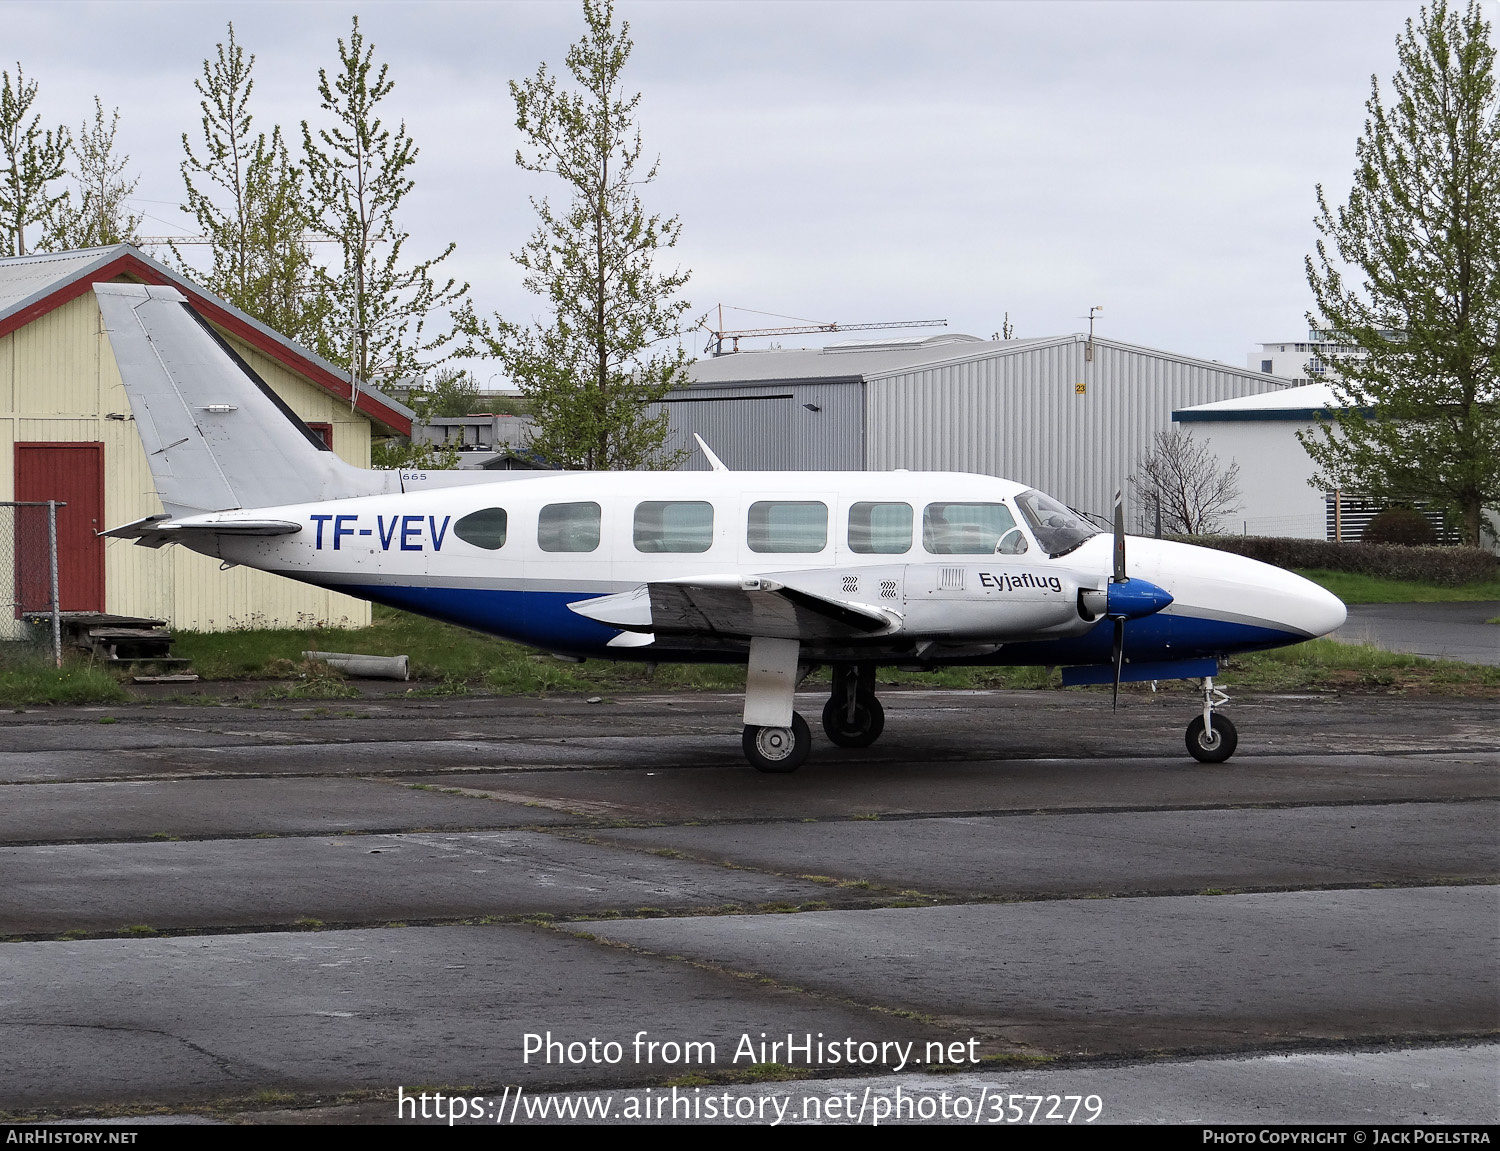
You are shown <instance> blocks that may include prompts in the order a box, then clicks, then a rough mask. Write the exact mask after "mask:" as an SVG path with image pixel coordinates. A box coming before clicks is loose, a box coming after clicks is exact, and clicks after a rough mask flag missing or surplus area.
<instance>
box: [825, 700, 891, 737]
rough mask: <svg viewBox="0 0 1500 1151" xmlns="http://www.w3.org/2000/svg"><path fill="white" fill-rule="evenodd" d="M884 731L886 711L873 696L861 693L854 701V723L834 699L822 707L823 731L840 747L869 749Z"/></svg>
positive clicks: (843, 704)
mask: <svg viewBox="0 0 1500 1151" xmlns="http://www.w3.org/2000/svg"><path fill="white" fill-rule="evenodd" d="M884 730H885V708H883V707H881V706H880V700H878V699H876V698H875V693H874V692H866V691H862V692H860V693H859V694H858V695H857V696H856V697H855V701H854V719H853V721H852V722H851V721H850V719H849V708H848V705H846V704H845V703H844V702H843V700H841V699H839V698H838V697H837V696H833V697H830V699H829V700H828V702H827V703H825V704H824V705H823V731H824V732H825V733H826V734H827V736H828V738H829V739H830V740H831V741H833V742H834V743H836V744H838V745H839V746H840V747H869V746H870V745H871V744H872V743H874V742H875V741H876V740H877V739H879V738H880V733H881V732H882V731H884Z"/></svg>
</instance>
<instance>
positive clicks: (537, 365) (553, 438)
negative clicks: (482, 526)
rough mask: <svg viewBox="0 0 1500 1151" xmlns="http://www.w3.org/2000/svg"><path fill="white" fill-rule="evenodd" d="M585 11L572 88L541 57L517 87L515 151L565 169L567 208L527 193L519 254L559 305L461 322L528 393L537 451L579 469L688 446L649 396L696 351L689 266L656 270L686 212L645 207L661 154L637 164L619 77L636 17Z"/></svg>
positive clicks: (538, 287) (532, 278)
mask: <svg viewBox="0 0 1500 1151" xmlns="http://www.w3.org/2000/svg"><path fill="white" fill-rule="evenodd" d="M583 15H584V21H585V23H586V25H587V28H586V31H585V33H584V37H583V39H581V40H580V41H578V43H576V44H574V45H573V46H572V47H571V48H570V49H569V50H568V55H567V68H568V71H569V73H570V74H571V75H572V77H573V80H574V82H575V83H576V85H577V88H578V91H576V92H574V91H569V90H567V89H566V88H565V87H563V86H562V85H561V84H560V83H559V82H558V80H557V79H556V78H555V77H553V76H552V75H551V74H550V73H549V72H548V71H547V67H546V65H545V64H544V65H542V66H541V67H540V68H539V69H538V70H537V74H536V75H535V76H534V77H532V78H531V79H529V80H526V81H524V82H522V83H515V82H512V84H511V86H510V90H511V96H512V97H513V98H514V100H515V104H516V127H518V128H519V129H520V130H521V133H522V135H523V136H524V138H525V143H526V146H525V148H524V149H523V150H519V151H517V153H516V163H517V164H518V165H520V166H521V167H522V168H525V169H526V170H527V171H529V172H540V173H546V174H549V175H554V176H557V177H558V178H559V179H561V180H562V181H563V183H564V185H565V186H566V187H567V189H568V192H569V195H570V197H571V199H570V202H569V203H568V205H567V207H566V208H565V209H555V208H554V207H553V206H552V204H551V202H550V201H549V200H547V199H545V198H543V199H541V200H538V199H535V198H533V199H532V201H531V203H532V207H533V208H535V209H536V213H537V216H538V217H539V219H540V223H539V225H538V227H537V230H536V232H535V233H534V234H533V235H532V237H531V239H530V240H529V241H528V242H527V243H526V246H525V247H524V248H523V249H522V250H521V251H520V252H519V253H518V254H516V255H515V256H514V257H513V259H514V260H515V261H516V263H518V264H519V265H520V266H521V267H522V268H523V269H524V270H525V272H526V276H525V280H524V283H525V285H526V288H527V290H529V291H531V292H533V293H535V294H537V295H539V296H542V297H543V298H544V299H546V301H547V303H548V305H549V307H550V308H551V310H552V318H551V320H550V322H545V323H544V322H537V323H534V324H531V325H524V324H518V323H513V322H510V321H506V320H504V319H503V318H502V317H500V316H498V315H497V316H495V317H494V323H493V324H491V323H490V322H489V321H486V320H481V319H480V318H479V317H477V316H475V315H474V314H473V312H472V310H471V311H469V312H467V313H466V314H465V315H463V316H462V317H461V324H462V325H463V326H464V328H465V329H466V330H467V331H468V333H469V335H470V337H471V348H472V349H473V350H475V351H479V352H487V353H488V354H490V355H493V356H496V357H498V358H499V360H500V361H501V363H503V364H504V366H505V368H506V370H507V372H508V373H509V375H510V376H511V378H512V379H513V380H515V382H516V384H517V385H518V386H519V387H520V389H521V392H522V394H523V395H524V396H525V397H526V398H527V400H528V401H529V403H530V407H531V412H532V415H533V416H534V418H535V419H536V423H537V429H536V432H535V434H534V437H533V440H532V447H533V448H535V449H536V450H537V451H538V452H539V453H540V454H541V455H542V456H544V457H545V458H547V459H549V460H552V461H554V462H556V463H558V464H559V465H561V466H563V467H573V468H598V469H622V468H640V467H651V466H667V465H670V464H671V463H673V462H675V461H676V459H677V458H678V457H679V454H680V453H677V452H672V451H669V450H668V447H667V439H668V435H669V431H670V429H669V427H668V422H667V416H666V414H665V412H664V411H662V410H661V409H660V408H656V409H655V410H654V411H653V405H655V404H657V403H658V401H660V400H661V399H662V398H663V397H664V396H665V395H666V394H667V392H668V391H670V390H671V389H672V387H674V386H675V385H676V384H678V383H680V382H681V381H682V379H683V378H684V372H685V369H686V367H687V365H688V363H689V360H688V356H687V353H686V351H685V350H683V348H682V347H681V344H680V339H681V335H682V319H683V316H684V315H685V314H686V313H687V311H688V308H689V306H690V305H689V304H688V302H687V301H686V300H680V299H678V298H677V293H678V291H679V290H680V289H681V288H682V287H683V286H684V285H685V284H686V283H687V280H688V275H689V273H687V272H685V271H681V270H673V271H671V272H658V271H656V269H655V267H654V263H655V257H656V255H657V253H658V252H659V251H660V250H661V249H663V248H671V247H673V246H674V245H676V243H677V239H678V235H679V233H680V227H679V224H678V219H677V217H676V216H672V217H663V216H660V215H648V214H647V212H646V210H645V209H644V208H643V207H642V206H641V201H640V198H639V196H638V195H637V194H636V190H637V189H638V188H639V187H641V185H643V184H648V183H650V182H651V180H652V179H654V178H655V176H656V170H657V165H656V163H652V164H651V165H650V167H649V168H646V169H645V170H642V168H641V156H642V146H641V137H640V132H639V131H638V130H636V128H635V119H634V118H635V113H636V107H637V105H638V104H639V103H640V95H639V93H637V94H636V95H634V96H629V97H627V96H626V95H625V93H624V90H623V88H622V86H621V82H620V74H621V72H622V71H623V69H624V67H625V63H626V61H627V60H628V59H629V57H630V51H631V48H632V46H633V45H632V43H631V41H630V38H629V32H630V25H628V24H622V25H621V26H620V28H619V29H618V31H617V30H616V29H615V27H614V8H613V5H612V4H611V3H610V2H609V0H584V5H583ZM655 349H663V350H655Z"/></svg>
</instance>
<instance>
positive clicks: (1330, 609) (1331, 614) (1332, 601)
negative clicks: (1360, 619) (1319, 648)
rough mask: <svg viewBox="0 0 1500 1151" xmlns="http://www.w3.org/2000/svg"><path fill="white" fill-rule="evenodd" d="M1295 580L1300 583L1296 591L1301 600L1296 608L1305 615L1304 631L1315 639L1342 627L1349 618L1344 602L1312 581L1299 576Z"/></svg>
mask: <svg viewBox="0 0 1500 1151" xmlns="http://www.w3.org/2000/svg"><path fill="white" fill-rule="evenodd" d="M1296 578H1297V579H1298V580H1300V581H1301V586H1300V587H1298V588H1297V591H1298V593H1299V599H1300V600H1301V603H1300V604H1299V605H1298V606H1299V607H1300V608H1301V610H1302V612H1303V613H1305V614H1304V617H1303V618H1304V622H1303V625H1302V626H1303V628H1304V630H1306V631H1307V633H1308V634H1309V635H1311V636H1313V637H1317V636H1320V635H1327V634H1328V633H1329V632H1331V631H1337V630H1338V629H1339V628H1341V627H1343V626H1344V621H1345V620H1347V619H1348V618H1349V609H1348V608H1346V607H1345V606H1344V601H1343V600H1341V599H1339V597H1338V596H1336V595H1334V594H1333V593H1332V592H1331V591H1329V590H1328V589H1327V588H1324V587H1319V586H1318V585H1317V584H1315V583H1313V582H1312V580H1308V579H1302V578H1301V577H1300V576H1298V577H1296Z"/></svg>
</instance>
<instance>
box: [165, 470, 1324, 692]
mask: <svg viewBox="0 0 1500 1151" xmlns="http://www.w3.org/2000/svg"><path fill="white" fill-rule="evenodd" d="M1026 491H1027V489H1026V488H1025V487H1024V486H1023V485H1021V484H1017V483H1014V482H1012V481H1009V480H1004V479H997V478H994V477H990V476H982V475H972V474H966V473H944V472H759V473H755V472H727V471H713V472H619V473H569V474H561V475H546V476H539V477H537V478H535V479H513V480H508V481H506V482H499V483H493V484H475V485H471V486H464V487H449V488H436V489H432V490H415V491H407V492H402V493H396V494H388V495H376V496H364V497H355V498H348V499H339V500H331V501H326V502H321V503H315V504H294V505H288V506H285V507H279V508H258V509H255V511H254V512H253V513H251V512H245V513H236V512H220V513H216V514H215V515H214V516H212V517H204V518H212V519H214V520H216V521H218V522H221V523H230V522H233V520H234V519H235V518H236V516H241V515H243V516H244V517H246V518H255V519H267V518H269V519H279V520H284V521H286V522H287V523H288V524H297V525H298V526H299V527H300V529H301V530H298V531H295V532H293V533H291V534H285V535H278V536H249V537H245V536H233V535H214V536H210V537H208V538H206V539H199V540H198V541H196V542H193V543H192V544H191V545H190V546H194V547H198V548H199V549H200V550H204V551H208V552H210V553H211V554H214V555H217V556H219V557H220V558H222V559H224V560H228V561H231V562H235V563H242V564H246V565H248V566H253V567H257V568H262V569H265V570H268V571H273V572H276V573H278V574H281V575H284V576H288V577H290V578H293V579H298V580H302V581H305V582H308V583H313V584H318V585H321V586H325V587H330V588H335V589H337V590H340V591H344V592H347V593H349V594H351V595H355V596H360V597H363V598H366V599H370V600H373V601H375V602H378V603H384V604H389V605H392V606H395V607H399V608H404V609H407V610H411V611H414V612H419V613H421V614H424V615H428V616H432V617H435V618H438V619H444V620H448V621H451V622H454V623H458V624H462V625H464V626H467V627H471V628H477V629H480V630H483V631H487V632H490V633H492V634H494V635H497V636H502V637H504V638H507V639H512V640H516V641H518V642H521V643H525V644H530V645H532V646H535V647H539V648H543V649H545V650H549V651H553V652H557V653H561V654H567V655H572V656H592V657H604V658H610V659H644V660H664V659H669V660H692V659H705V660H706V659H715V660H722V659H726V658H732V657H733V655H734V654H735V653H737V652H739V653H742V652H743V651H745V650H746V648H747V642H746V641H745V640H744V639H743V638H742V637H739V636H735V635H719V634H716V633H715V632H714V630H713V629H712V628H711V627H706V628H705V629H704V630H702V631H700V632H699V633H697V634H696V635H694V637H693V638H692V639H691V641H689V640H686V639H683V638H681V637H680V636H674V635H666V634H663V635H653V634H651V629H650V627H649V624H646V625H642V631H641V632H633V631H631V630H630V629H629V628H623V627H620V626H612V625H611V624H610V623H606V622H601V621H600V620H597V619H592V618H589V617H588V616H586V615H582V614H579V613H578V612H577V611H575V610H573V609H571V608H570V607H569V605H570V604H573V605H577V604H579V603H580V602H581V601H586V600H590V599H595V598H597V597H603V596H611V595H619V594H621V593H626V592H629V591H631V590H632V589H637V588H640V587H642V586H643V585H647V584H651V583H655V582H678V583H688V582H691V583H694V584H708V585H713V584H715V583H716V582H717V583H721V584H723V585H724V586H734V585H736V584H741V583H743V581H745V580H754V579H758V578H768V579H773V580H775V581H777V582H779V583H781V584H784V585H786V586H788V587H791V588H793V589H795V590H796V591H799V592H805V593H808V594H810V595H814V596H818V597H824V598H827V599H831V600H837V601H842V602H847V603H851V604H855V605H859V606H860V607H861V608H862V609H864V608H867V609H869V610H871V611H872V612H876V613H881V614H882V615H883V616H884V618H885V619H886V621H887V622H886V626H885V627H883V628H877V629H875V630H874V631H867V632H865V633H863V634H861V635H859V636H857V637H854V638H850V637H849V636H847V635H838V636H834V635H830V636H827V637H824V638H822V639H804V643H803V650H804V653H805V656H806V658H808V659H861V660H867V661H876V662H922V663H956V662H961V663H1003V664H1054V665H1069V664H1096V663H1100V662H1108V661H1109V659H1110V624H1109V622H1108V620H1106V619H1103V618H1101V613H1098V612H1090V611H1088V610H1087V609H1086V608H1084V607H1082V606H1081V601H1080V592H1081V591H1090V590H1094V591H1097V590H1100V589H1104V588H1105V587H1107V585H1108V581H1109V576H1110V562H1111V540H1110V537H1109V535H1107V534H1104V533H1100V534H1095V535H1091V536H1088V538H1082V539H1080V540H1077V541H1076V542H1075V541H1073V540H1071V539H1069V540H1067V541H1065V542H1068V543H1070V544H1071V546H1070V547H1069V548H1067V550H1065V551H1064V552H1063V553H1062V554H1049V550H1048V546H1047V543H1046V542H1045V541H1043V540H1042V539H1041V538H1039V528H1038V524H1037V523H1036V522H1035V518H1034V514H1033V516H1032V517H1028V515H1027V514H1026V510H1025V509H1023V507H1022V506H1021V505H1020V503H1018V497H1021V496H1022V495H1023V493H1025V492H1026ZM184 522H191V521H184ZM1054 543H1055V541H1054ZM997 547H1000V548H1002V549H1003V550H1002V551H1001V552H998V553H997V551H996V548H997ZM1130 554H1131V574H1132V576H1138V577H1140V578H1142V579H1144V580H1147V581H1150V582H1151V583H1153V584H1156V585H1158V586H1159V587H1160V588H1163V589H1165V590H1166V591H1167V592H1169V593H1170V595H1171V597H1172V600H1173V602H1172V603H1171V604H1170V605H1169V606H1167V607H1166V608H1165V609H1163V610H1161V611H1158V612H1155V613H1154V614H1151V615H1149V616H1147V617H1146V618H1141V619H1135V620H1132V622H1131V624H1130V628H1129V631H1128V633H1127V635H1128V640H1127V652H1126V654H1127V658H1128V659H1129V660H1130V661H1132V662H1141V661H1146V662H1157V661H1173V660H1185V659H1193V658H1201V657H1216V656H1223V655H1225V654H1229V653H1232V652H1236V651H1246V650H1253V649H1259V648H1269V647H1276V646H1280V645H1284V644H1290V643H1296V642H1299V641H1301V640H1303V639H1306V638H1308V637H1309V636H1313V635H1320V634H1323V633H1324V632H1326V631H1328V630H1331V628H1332V627H1336V626H1338V623H1340V622H1342V619H1343V614H1344V612H1343V605H1342V604H1341V603H1339V601H1338V600H1337V599H1335V598H1334V597H1333V596H1332V595H1330V594H1329V593H1327V592H1326V591H1324V590H1323V589H1321V588H1319V587H1317V586H1316V585H1314V584H1312V583H1310V582H1309V581H1306V580H1303V579H1301V578H1299V577H1297V576H1295V575H1292V574H1291V573H1288V572H1285V571H1282V570H1281V569H1278V568H1274V567H1270V566H1268V565H1265V564H1260V563H1256V562H1254V561H1251V560H1247V559H1243V558H1242V557H1239V556H1235V555H1231V554H1228V553H1225V552H1220V551H1215V550H1210V549H1203V548H1196V547H1190V546H1187V545H1184V544H1178V543H1172V542H1167V541H1159V540H1152V539H1138V538H1134V537H1132V538H1131V539H1130ZM771 634H776V632H775V631H774V630H772V631H771Z"/></svg>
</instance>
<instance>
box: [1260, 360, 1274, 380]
mask: <svg viewBox="0 0 1500 1151" xmlns="http://www.w3.org/2000/svg"><path fill="white" fill-rule="evenodd" d="M1271 363H1272V361H1270V360H1262V361H1261V362H1260V370H1261V371H1263V372H1265V374H1266V375H1268V376H1269V375H1270V374H1271Z"/></svg>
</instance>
